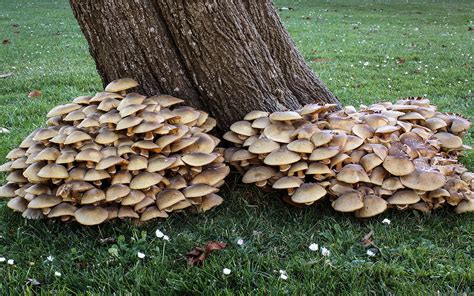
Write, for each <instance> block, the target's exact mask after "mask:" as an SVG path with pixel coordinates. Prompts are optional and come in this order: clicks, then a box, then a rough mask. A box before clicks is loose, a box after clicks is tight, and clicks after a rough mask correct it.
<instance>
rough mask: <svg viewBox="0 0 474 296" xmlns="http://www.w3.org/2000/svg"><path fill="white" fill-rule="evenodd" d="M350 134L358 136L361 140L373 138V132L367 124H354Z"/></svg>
mask: <svg viewBox="0 0 474 296" xmlns="http://www.w3.org/2000/svg"><path fill="white" fill-rule="evenodd" d="M352 133H354V135H356V136H358V137H359V138H361V139H364V140H365V139H367V138H372V137H373V136H374V133H375V130H374V129H373V128H372V127H371V126H370V125H368V124H365V123H362V124H356V125H354V126H353V127H352Z"/></svg>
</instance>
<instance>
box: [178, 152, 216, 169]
mask: <svg viewBox="0 0 474 296" xmlns="http://www.w3.org/2000/svg"><path fill="white" fill-rule="evenodd" d="M218 156H219V155H218V154H216V153H201V152H195V153H190V154H185V155H183V156H182V157H181V160H182V161H183V162H184V163H185V164H187V165H190V166H194V167H199V166H204V165H207V164H210V163H211V162H213V161H214V160H216V158H217V157H218Z"/></svg>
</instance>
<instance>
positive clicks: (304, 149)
mask: <svg viewBox="0 0 474 296" xmlns="http://www.w3.org/2000/svg"><path fill="white" fill-rule="evenodd" d="M286 147H287V149H288V150H290V151H293V152H297V153H308V154H309V153H312V152H313V150H314V144H313V143H312V142H311V141H309V140H306V139H301V140H295V141H293V142H291V143H290V144H288V145H287V146H286Z"/></svg>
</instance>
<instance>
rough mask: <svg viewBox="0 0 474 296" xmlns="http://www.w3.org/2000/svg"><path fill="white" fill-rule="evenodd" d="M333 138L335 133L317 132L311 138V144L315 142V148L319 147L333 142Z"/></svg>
mask: <svg viewBox="0 0 474 296" xmlns="http://www.w3.org/2000/svg"><path fill="white" fill-rule="evenodd" d="M333 138H334V134H333V133H331V132H329V131H319V132H315V133H314V134H313V135H312V136H311V142H313V144H314V146H315V147H319V146H322V145H325V144H327V143H329V142H331V140H332V139H333Z"/></svg>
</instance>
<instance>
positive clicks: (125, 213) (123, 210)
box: [117, 206, 140, 219]
mask: <svg viewBox="0 0 474 296" xmlns="http://www.w3.org/2000/svg"><path fill="white" fill-rule="evenodd" d="M117 217H118V218H119V219H126V218H135V219H138V218H140V215H138V213H137V212H135V211H134V210H133V208H132V207H130V206H121V207H120V208H119V211H118V214H117Z"/></svg>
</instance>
